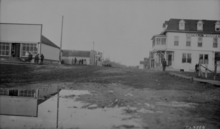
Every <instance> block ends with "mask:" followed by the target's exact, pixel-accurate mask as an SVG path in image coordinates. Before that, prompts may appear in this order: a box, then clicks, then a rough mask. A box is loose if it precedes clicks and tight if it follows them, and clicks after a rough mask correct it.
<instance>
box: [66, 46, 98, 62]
mask: <svg viewBox="0 0 220 129" xmlns="http://www.w3.org/2000/svg"><path fill="white" fill-rule="evenodd" d="M62 60H63V63H64V64H71V65H73V64H79V63H80V62H79V61H82V60H83V64H84V65H100V64H102V54H101V53H100V52H96V51H94V50H91V51H82V50H62Z"/></svg>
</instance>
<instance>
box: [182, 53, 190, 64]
mask: <svg viewBox="0 0 220 129" xmlns="http://www.w3.org/2000/svg"><path fill="white" fill-rule="evenodd" d="M191 62H192V56H191V53H183V56H182V63H191Z"/></svg>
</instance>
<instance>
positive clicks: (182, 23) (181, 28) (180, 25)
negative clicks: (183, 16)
mask: <svg viewBox="0 0 220 129" xmlns="http://www.w3.org/2000/svg"><path fill="white" fill-rule="evenodd" d="M184 29H185V21H184V20H180V22H179V30H184Z"/></svg>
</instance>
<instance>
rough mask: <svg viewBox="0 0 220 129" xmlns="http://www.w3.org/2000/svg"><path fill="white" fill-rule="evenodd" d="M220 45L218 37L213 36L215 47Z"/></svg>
mask: <svg viewBox="0 0 220 129" xmlns="http://www.w3.org/2000/svg"><path fill="white" fill-rule="evenodd" d="M217 47H218V38H216V37H215V38H213V48H217Z"/></svg>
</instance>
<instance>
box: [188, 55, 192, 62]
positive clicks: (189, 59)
mask: <svg viewBox="0 0 220 129" xmlns="http://www.w3.org/2000/svg"><path fill="white" fill-rule="evenodd" d="M191 60H192V56H191V54H190V53H188V54H187V63H191Z"/></svg>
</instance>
